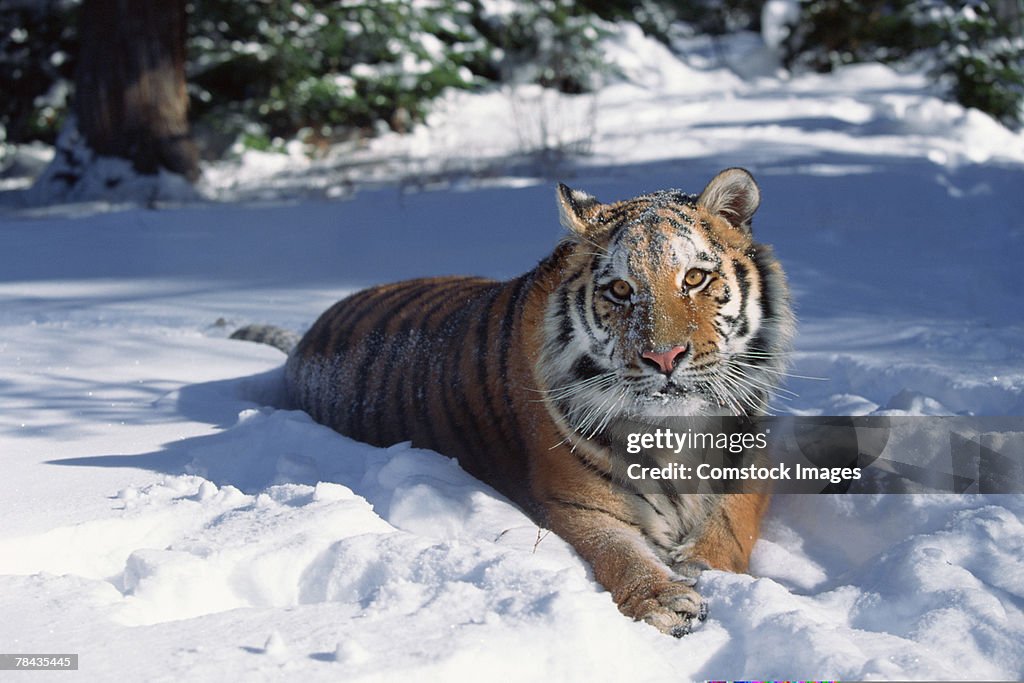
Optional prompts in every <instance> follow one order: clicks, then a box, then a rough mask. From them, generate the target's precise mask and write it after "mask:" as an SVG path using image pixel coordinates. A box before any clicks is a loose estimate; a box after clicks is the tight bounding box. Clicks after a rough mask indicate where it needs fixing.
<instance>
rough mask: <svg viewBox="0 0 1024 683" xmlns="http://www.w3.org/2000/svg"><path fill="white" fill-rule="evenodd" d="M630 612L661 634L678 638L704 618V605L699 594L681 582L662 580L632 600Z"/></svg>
mask: <svg viewBox="0 0 1024 683" xmlns="http://www.w3.org/2000/svg"><path fill="white" fill-rule="evenodd" d="M629 607H630V606H627V605H623V611H625V612H627V614H628V613H629V612H630V611H632V612H633V614H632V615H631V616H633V617H634V618H635V619H637V620H638V621H645V622H647V623H648V624H650V625H651V626H654V627H655V628H657V629H658V630H659V631H661V632H662V633H667V634H669V635H671V636H674V637H676V638H681V637H683V636H685V635H686V634H687V633H689V632H690V631H692V630H693V628H694V627H695V626H696V624H697V623H700V622H702V621H704V620H705V619H706V618H707V616H708V606H707V603H706V602H704V599H703V598H701V596H700V594H699V593H698V592H697V591H695V590H694V589H693V588H692V587H691V586H689V585H687V584H686V583H684V582H682V581H663V582H659V583H657V584H654V585H653V586H651V590H650V592H649V593H648V595H647V596H646V597H645V598H643V599H641V600H639V601H636V604H635V609H632V610H630V609H629Z"/></svg>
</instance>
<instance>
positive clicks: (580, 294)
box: [573, 287, 602, 344]
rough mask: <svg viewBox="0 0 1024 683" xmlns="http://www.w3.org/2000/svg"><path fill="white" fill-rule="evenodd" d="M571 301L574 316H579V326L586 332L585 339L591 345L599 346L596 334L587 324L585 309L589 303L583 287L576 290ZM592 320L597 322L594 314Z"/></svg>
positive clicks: (599, 341)
mask: <svg viewBox="0 0 1024 683" xmlns="http://www.w3.org/2000/svg"><path fill="white" fill-rule="evenodd" d="M573 301H574V303H575V304H576V314H577V315H578V316H579V321H580V325H582V327H583V329H584V330H585V331H586V333H587V337H589V338H590V341H591V343H593V344H601V343H602V342H601V340H600V339H598V338H597V334H596V333H595V332H594V330H593V328H592V327H591V326H590V325H589V324H588V322H587V309H588V308H589V303H588V301H587V290H586V288H585V287H581V288H580V289H577V290H576V294H575V296H574V299H573ZM594 320H595V321H596V320H597V315H596V314H595V315H594Z"/></svg>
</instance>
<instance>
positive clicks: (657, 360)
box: [640, 344, 689, 375]
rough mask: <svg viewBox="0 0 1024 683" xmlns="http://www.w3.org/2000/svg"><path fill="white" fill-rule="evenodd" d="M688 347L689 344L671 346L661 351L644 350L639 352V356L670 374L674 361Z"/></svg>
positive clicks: (674, 365) (674, 364)
mask: <svg viewBox="0 0 1024 683" xmlns="http://www.w3.org/2000/svg"><path fill="white" fill-rule="evenodd" d="M688 348H689V344H687V345H685V346H673V347H672V348H671V349H669V350H668V351H664V352H662V353H655V352H654V351H644V352H643V353H641V354H640V357H641V358H643V359H644V361H646V362H648V363H650V364H651V365H654V366H656V367H657V368H658V369H659V370H661V371H662V372H664V373H665V374H666V375H668V374H671V373H672V370H674V369H675V367H676V361H677V360H679V357H680V356H682V355H684V354H686V350H687V349H688Z"/></svg>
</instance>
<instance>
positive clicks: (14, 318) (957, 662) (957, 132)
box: [0, 28, 1024, 681]
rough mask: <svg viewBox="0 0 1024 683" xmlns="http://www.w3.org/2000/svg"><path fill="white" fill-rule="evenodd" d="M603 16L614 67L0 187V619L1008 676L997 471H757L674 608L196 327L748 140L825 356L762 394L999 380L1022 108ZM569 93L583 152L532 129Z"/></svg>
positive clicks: (395, 645) (818, 398)
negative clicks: (794, 478)
mask: <svg viewBox="0 0 1024 683" xmlns="http://www.w3.org/2000/svg"><path fill="white" fill-rule="evenodd" d="M613 38H614V41H613V44H611V45H609V47H608V51H609V52H608V54H609V61H610V62H613V63H617V64H620V65H621V66H623V69H622V73H623V74H624V75H622V76H621V77H620V78H619V79H618V80H617V81H616V82H614V83H610V84H609V85H608V86H607V87H605V88H603V89H602V90H601V91H600V92H599V93H598V94H597V95H596V96H594V97H592V98H589V99H588V98H587V97H583V98H566V99H564V102H563V103H562V104H564V105H565V106H567V107H570V109H560V108H558V107H550V106H548V109H547V110H546V111H547V113H545V112H544V111H541V107H542V103H539V100H540V98H542V97H546V98H551V97H554V96H552V95H550V94H548V95H540V94H539V93H538V94H536V95H537V97H536V98H534V99H531V98H530V95H531V93H529V92H526V93H525V94H522V93H520V94H518V95H515V94H514V93H513V94H510V93H508V92H492V93H478V94H472V95H470V94H465V93H459V94H455V93H450V94H448V95H447V96H446V97H445V99H444V100H443V101H442V102H440V103H439V105H438V107H437V108H436V109H435V111H434V112H433V114H432V115H431V117H430V118H429V120H428V123H427V125H425V126H421V127H418V128H417V129H415V130H414V131H413V132H412V133H411V134H410V135H408V136H397V135H386V136H383V137H381V138H379V139H376V140H374V141H372V142H371V143H369V144H368V145H367V146H366V147H365V148H363V149H355V148H351V147H349V148H345V149H339V150H336V151H334V152H332V153H329V154H328V155H327V156H326V157H324V158H321V159H316V160H310V159H309V158H307V157H306V156H304V155H302V154H298V153H296V152H295V150H292V152H291V153H290V154H287V155H266V154H263V155H258V154H255V153H246V154H245V155H244V156H243V157H242V158H241V159H239V160H237V161H234V162H224V163H221V164H219V165H216V166H213V167H208V168H207V169H206V180H205V181H204V182H205V184H204V185H203V186H202V187H201V191H202V192H203V193H205V195H206V197H207V198H208V201H205V202H204V201H199V202H197V201H187V202H185V201H184V199H185V198H183V197H177V198H169V199H157V200H152V198H151V197H150V196H149V195H146V197H145V198H144V199H142V200H141V201H138V200H136V201H134V202H129V203H125V202H126V201H128V198H129V197H130V195H124V196H120V197H114V198H107V199H100V200H97V201H93V202H92V203H76V204H60V203H57V204H55V203H54V201H58V200H57V199H56V198H54V197H43V198H41V199H39V200H38V202H37V203H36V204H35V205H34V206H29V205H28V203H27V202H26V201H25V197H24V195H23V194H19V193H18V192H7V193H6V194H2V195H0V207H3V208H0V302H2V303H0V328H2V334H0V396H2V400H3V406H4V407H3V410H2V411H0V454H2V457H3V459H4V465H5V467H4V477H3V484H2V491H3V497H2V498H0V519H2V522H0V606H2V609H3V612H4V614H5V615H6V618H5V619H4V620H3V621H2V622H0V643H2V647H0V649H2V650H4V651H5V652H26V653H28V652H50V653H63V652H78V653H80V655H81V659H80V667H81V671H80V674H83V675H84V677H85V679H86V680H110V679H115V678H125V679H132V680H135V679H145V680H181V679H183V678H186V677H187V678H188V679H189V680H222V679H225V678H227V679H240V678H242V677H243V676H252V677H255V678H257V679H279V678H281V679H292V678H298V677H300V676H301V677H304V678H306V679H310V680H338V679H344V680H354V681H384V680H394V679H395V678H396V677H398V676H401V675H403V674H412V675H415V676H416V678H417V680H468V679H474V680H475V679H480V678H491V677H493V678H500V679H502V680H535V679H538V678H542V677H543V678H545V679H549V680H618V679H624V678H628V679H630V680H639V681H644V680H667V679H672V680H704V679H709V678H715V679H723V678H755V677H756V678H762V679H765V678H769V679H770V678H783V679H796V678H817V679H821V678H843V679H849V680H885V679H890V680H891V679H904V680H905V679H932V680H947V679H964V678H973V679H975V680H978V679H990V680H995V679H1006V680H1015V679H1020V678H1022V677H1024V615H1022V613H1021V612H1022V606H1024V522H1022V519H1024V497H1022V496H1020V495H1017V494H1014V495H989V496H981V495H953V494H948V495H877V496H875V495H872V496H869V495H860V496H823V495H819V496H810V495H789V496H778V497H776V498H775V500H774V501H773V505H772V508H771V511H770V513H769V516H768V518H767V520H766V522H765V527H764V530H763V538H762V539H761V540H760V541H759V542H758V544H757V545H756V547H755V550H754V555H753V558H752V567H751V573H750V575H732V574H726V573H722V572H714V571H712V572H707V573H705V574H704V575H703V576H702V578H701V580H700V584H699V588H700V590H701V592H702V594H703V595H704V596H705V597H706V598H707V599H708V601H709V603H710V606H711V612H710V616H709V618H708V620H707V622H705V623H704V624H703V625H702V626H701V628H699V629H697V630H696V631H694V632H693V633H691V634H690V635H688V636H686V637H685V638H683V639H680V640H675V639H672V638H669V637H666V636H664V635H662V634H660V633H658V632H657V631H656V630H655V629H653V628H650V627H649V626H646V625H644V624H637V623H633V622H631V621H629V620H627V619H626V618H624V617H622V616H621V615H620V614H619V613H618V611H617V609H616V608H615V606H614V604H613V603H612V600H611V598H610V596H609V595H608V594H607V593H606V592H604V591H603V590H602V589H601V588H600V587H599V586H598V585H597V584H596V583H595V582H594V581H593V579H592V577H591V576H590V574H589V573H588V572H589V570H588V568H587V567H586V566H585V564H584V563H583V562H582V561H581V560H580V559H579V558H578V557H577V556H576V555H575V554H574V553H573V551H572V550H571V548H569V547H568V546H567V545H566V544H565V543H564V542H562V541H561V540H560V539H559V538H557V537H556V536H554V535H550V534H546V533H545V532H543V531H542V530H539V529H537V528H536V526H534V525H533V524H532V523H531V522H530V521H529V519H528V518H527V517H526V516H525V515H524V514H523V513H522V512H521V511H519V510H518V509H517V508H515V507H514V506H513V505H511V504H510V503H509V502H508V501H506V500H504V499H503V498H502V497H501V496H499V495H498V494H496V493H495V492H494V491H493V490H491V489H490V488H488V487H487V486H485V485H483V484H482V483H480V482H479V481H476V480H474V479H473V478H472V477H470V476H468V475H467V474H465V473H464V472H463V471H462V470H461V469H459V467H458V466H457V465H456V464H455V463H454V462H452V461H451V460H449V459H447V458H444V457H442V456H440V455H437V454H435V453H431V452H427V451H420V450H416V449H413V448H411V447H409V446H408V445H404V444H399V445H396V446H393V447H391V448H387V449H379V448H374V447H371V446H368V445H365V444H361V443H358V442H355V441H352V440H351V439H348V438H346V437H344V436H341V435H339V434H336V433H334V432H332V431H331V430H329V429H326V428H324V427H322V426H320V425H317V424H315V423H314V422H313V421H312V420H311V419H310V418H309V417H308V416H306V415H305V414H303V413H301V412H297V411H292V410H288V409H285V408H281V407H279V406H281V405H283V402H282V396H281V390H282V387H281V383H282V372H281V364H282V361H283V356H282V355H281V354H280V353H279V352H278V351H276V350H275V349H272V348H269V347H264V346H260V345H256V344H247V343H243V342H237V341H231V340H228V339H227V338H226V337H227V336H228V334H229V333H230V332H231V331H232V330H234V329H235V328H237V327H239V326H241V325H242V324H245V323H249V322H268V323H273V324H277V325H280V326H283V327H285V328H287V329H291V330H295V331H301V330H303V329H304V328H305V327H306V326H308V325H309V324H310V323H311V322H312V320H313V319H315V317H316V316H317V315H318V314H319V313H320V312H321V311H323V310H324V309H325V308H326V307H327V306H329V305H330V304H331V303H332V302H333V301H335V300H336V299H337V298H340V297H341V296H343V295H345V294H347V293H349V292H351V291H354V290H356V289H358V288H361V287H364V286H366V285H369V284H373V283H378V282H385V281H391V280H396V279H400V278H405V277H413V276H420V275H431V274H435V275H436V274H447V273H467V274H469V273H475V274H483V275H488V276H493V277H502V278H504V277H510V276H512V275H515V274H518V273H521V272H523V271H525V270H527V269H528V268H530V267H532V265H533V264H534V263H536V261H537V260H538V259H540V258H541V257H543V256H544V255H545V254H546V253H547V252H548V251H550V249H551V248H552V247H553V246H554V244H555V243H556V241H557V240H558V239H559V236H560V228H559V227H558V221H557V211H556V207H555V201H554V187H553V186H554V181H553V180H550V179H548V178H547V177H545V176H544V174H545V173H548V174H557V177H558V179H562V180H565V181H566V182H568V183H569V184H570V185H572V186H573V187H576V188H580V189H584V190H587V191H589V192H591V193H593V194H595V195H596V196H598V197H599V198H601V199H603V200H606V201H609V200H614V199H619V198H625V197H629V196H632V195H635V194H637V193H639V192H645V191H651V190H655V189H659V188H665V187H682V188H684V189H686V190H688V191H691V192H697V191H699V190H700V189H701V188H702V187H703V186H704V183H706V182H707V180H709V179H710V178H711V177H712V176H713V175H714V173H716V172H717V171H718V170H720V169H721V168H724V167H727V166H731V165H743V166H745V167H747V168H749V169H750V170H751V171H752V172H753V173H754V176H755V177H756V178H757V179H758V181H759V182H760V184H761V189H762V196H763V198H764V201H763V205H762V208H761V209H760V210H759V212H758V214H757V215H756V216H755V220H754V230H755V234H757V235H758V236H759V237H760V238H761V239H763V240H764V241H767V242H769V243H772V244H774V245H775V247H776V250H777V253H778V255H779V258H780V260H781V262H782V263H783V264H784V265H785V267H786V269H787V271H788V273H789V277H790V280H791V284H792V287H793V290H794V294H795V297H796V303H797V312H798V315H799V317H800V319H801V322H800V328H799V329H800V331H799V336H798V340H797V352H796V354H795V357H794V361H795V363H794V373H795V374H797V375H803V376H808V377H825V378H827V381H818V380H814V379H801V378H793V379H792V381H791V382H790V383H789V385H788V388H790V389H792V390H793V391H795V392H797V394H798V397H796V398H795V399H793V400H792V401H791V402H790V403H787V404H786V406H785V407H786V408H787V409H788V410H790V411H792V412H796V413H804V414H826V415H827V414H869V413H872V412H881V413H884V414H890V415H905V414H942V413H947V414H949V413H973V414H977V415H1021V414H1024V363H1022V362H1021V358H1022V353H1021V351H1022V347H1021V345H1022V341H1021V340H1022V339H1024V317H1022V313H1021V311H1022V307H1021V305H1020V293H1021V292H1022V291H1024V275H1022V274H1021V273H1022V271H1021V269H1020V267H1019V262H1020V258H1021V255H1022V253H1024V251H1022V239H1024V231H1022V219H1021V216H1022V215H1024V196H1022V194H1021V192H1020V183H1021V178H1022V177H1024V136H1022V135H1021V133H1019V132H1012V131H1009V130H1007V129H1005V128H1003V127H1002V126H1000V125H999V124H997V123H996V122H994V121H992V120H991V119H990V118H988V117H987V116H985V115H984V114H981V113H979V112H976V111H965V110H964V109H962V108H961V107H959V106H957V105H953V104H950V103H948V102H945V101H943V100H942V99H941V98H940V97H939V96H938V94H937V93H936V92H935V91H933V89H932V85H931V84H930V83H929V82H928V81H927V79H925V78H924V77H923V76H921V75H920V74H914V73H897V72H896V71H893V70H892V69H890V68H889V67H883V66H880V65H861V66H855V67H848V68H846V69H843V70H841V71H839V72H837V73H836V74H833V75H807V76H799V77H784V76H774V75H771V74H772V73H773V71H772V69H759V70H758V71H759V72H760V73H761V74H762V75H758V76H755V77H748V78H747V79H741V78H739V77H738V76H736V75H735V74H734V73H733V72H731V71H729V70H727V69H725V68H723V67H721V66H716V65H715V64H714V63H711V62H708V61H707V60H708V59H709V57H708V55H707V54H705V53H703V52H701V51H700V50H698V49H697V48H694V49H693V50H692V51H690V52H687V53H686V58H685V59H681V58H677V57H676V56H673V55H672V54H671V53H669V52H668V51H666V50H665V49H664V48H663V47H662V46H660V45H657V44H654V43H651V42H650V41H647V40H646V39H644V38H643V37H642V36H641V35H640V34H639V32H637V31H635V30H633V29H628V28H624V29H622V30H621V32H620V33H619V34H618V35H617V36H614V37H613ZM615 41H617V43H616V42H615ZM728 47H729V46H728V45H725V46H720V48H728ZM748 49H749V45H747V44H746V43H742V44H740V46H739V47H738V48H737V50H738V52H737V53H736V54H734V55H732V56H731V57H730V58H733V59H742V58H743V56H742V55H744V54H746V55H750V54H758V53H751V52H744V51H745V50H748ZM725 51H726V52H728V50H727V49H726V50H725ZM737 55H738V56H737ZM748 58H749V57H748ZM762 66H764V65H762ZM764 74H769V75H764ZM513 95H515V97H517V98H518V99H516V100H515V102H513V99H515V98H514V97H513ZM513 105H514V106H513ZM544 106H547V105H544ZM515 107H518V112H519V114H520V115H519V116H518V118H517V116H516V115H515V111H516V110H515ZM551 112H557V113H558V115H559V116H560V117H562V118H559V119H558V120H554V119H552V118H550V116H551ZM529 116H533V117H535V118H534V120H537V117H539V118H541V119H543V117H545V116H547V117H548V118H547V119H543V120H544V121H546V123H547V124H550V125H548V128H547V131H548V133H550V135H551V136H550V137H547V138H537V137H532V138H531V137H530V136H529V135H523V134H522V130H523V127H524V126H526V125H527V124H526V123H525V121H527V120H528V118H527V117H529ZM588 116H589V117H592V118H590V119H588ZM579 131H582V133H579V134H582V135H585V136H588V139H587V145H588V146H589V149H590V153H589V155H588V156H584V157H576V156H572V155H570V154H568V153H565V154H562V155H558V154H555V153H549V154H547V155H544V154H541V153H540V152H543V151H544V148H545V146H547V147H548V148H549V149H548V150H547V151H548V152H558V151H559V150H558V146H559V145H562V144H563V143H564V142H565V141H568V142H572V141H573V140H575V139H576V137H577V134H578V132H579ZM552 141H554V142H552ZM552 147H554V149H551V148H552ZM562 151H563V152H564V151H565V150H562ZM481 173H483V176H482V177H481V176H480V174H481ZM4 182H5V183H7V182H10V183H11V184H10V185H5V186H4V187H6V188H16V187H19V185H17V184H16V183H14V182H13V181H9V180H4ZM340 198H344V200H341V199H340ZM70 199H71V198H63V199H60V200H59V201H60V202H64V201H70ZM209 200H216V201H209ZM147 207H156V208H158V209H159V210H152V208H147ZM1017 455H1018V456H1019V454H1017ZM40 676H41V679H45V678H46V675H43V674H41V675H40Z"/></svg>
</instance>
